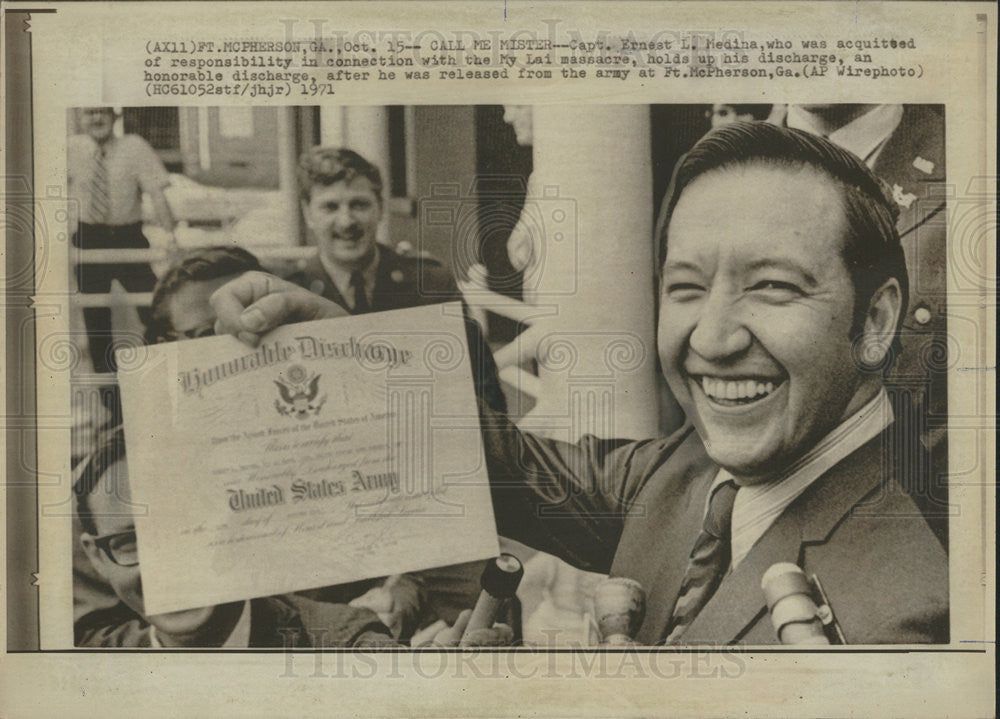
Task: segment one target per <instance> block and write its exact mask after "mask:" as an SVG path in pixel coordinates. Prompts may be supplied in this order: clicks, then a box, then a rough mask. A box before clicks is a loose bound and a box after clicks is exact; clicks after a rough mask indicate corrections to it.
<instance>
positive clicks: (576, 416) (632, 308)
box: [526, 105, 658, 441]
mask: <svg viewBox="0 0 1000 719" xmlns="http://www.w3.org/2000/svg"><path fill="white" fill-rule="evenodd" d="M533 120H534V131H533V135H534V172H533V178H532V184H533V186H534V187H535V188H537V189H536V194H537V196H536V197H530V198H528V202H527V203H526V207H528V206H529V205H530V207H529V209H530V211H532V212H535V213H537V222H538V223H539V227H541V230H542V231H541V233H540V241H539V242H538V243H537V244H536V248H535V251H536V258H535V262H536V266H535V269H534V271H532V272H529V273H527V274H526V283H527V282H532V283H533V284H534V285H535V292H534V294H535V297H536V300H535V301H536V303H537V304H538V305H539V306H540V307H546V306H547V307H552V308H553V309H554V315H553V316H552V317H551V318H550V319H546V320H544V322H545V332H544V334H545V335H546V336H545V338H544V339H543V340H542V342H541V344H540V347H539V353H538V355H539V356H538V361H539V377H540V379H541V380H542V384H543V386H544V387H545V393H544V394H545V397H544V398H543V400H542V401H541V402H540V405H541V406H539V407H538V408H537V410H536V411H535V412H533V414H537V415H549V416H550V417H552V418H553V419H554V418H555V417H559V416H561V417H564V418H566V419H567V420H569V422H568V425H567V426H566V428H565V430H561V432H560V433H562V432H564V431H566V430H568V433H569V434H568V436H567V435H566V434H563V437H564V438H566V439H568V440H570V441H575V440H577V439H578V438H579V437H580V435H582V434H585V433H589V434H595V435H597V436H599V437H636V438H639V437H651V436H653V435H654V434H655V433H656V430H657V405H658V403H657V397H656V376H655V371H656V370H655V367H656V338H655V326H654V317H655V307H654V303H655V297H654V289H653V276H654V252H653V241H652V231H653V228H652V206H653V205H652V168H651V158H650V153H651V150H650V122H649V108H648V107H646V106H644V105H642V106H640V105H636V106H624V107H623V106H621V105H606V106H602V105H588V106H586V107H573V106H569V105H551V106H536V107H535V108H534V118H533ZM538 419H539V420H540V421H544V420H543V418H542V417H538Z"/></svg>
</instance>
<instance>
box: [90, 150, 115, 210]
mask: <svg viewBox="0 0 1000 719" xmlns="http://www.w3.org/2000/svg"><path fill="white" fill-rule="evenodd" d="M110 216H111V192H110V190H109V189H108V166H107V165H106V164H105V162H104V148H103V147H98V148H97V150H96V151H95V152H94V156H93V162H92V164H91V174H90V221H91V222H92V223H93V224H95V225H106V224H107V223H108V218H109V217H110Z"/></svg>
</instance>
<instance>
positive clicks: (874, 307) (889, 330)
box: [861, 277, 903, 367]
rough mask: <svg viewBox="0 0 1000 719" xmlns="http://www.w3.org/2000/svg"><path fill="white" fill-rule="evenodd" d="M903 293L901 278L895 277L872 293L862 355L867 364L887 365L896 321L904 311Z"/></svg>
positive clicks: (866, 318)
mask: <svg viewBox="0 0 1000 719" xmlns="http://www.w3.org/2000/svg"><path fill="white" fill-rule="evenodd" d="M902 295H903V293H902V291H901V290H900V287H899V280H897V279H896V278H895V277H890V278H889V279H887V280H886V281H885V282H884V283H882V286H881V287H879V288H878V289H877V290H875V293H874V294H873V295H872V298H871V300H870V301H869V303H868V312H867V314H866V315H865V325H864V332H863V335H862V342H863V345H862V348H861V356H862V357H863V359H864V362H865V364H868V365H870V366H873V367H882V366H884V365H885V361H886V355H887V354H888V353H889V349H890V348H891V347H892V340H893V338H894V337H895V335H896V323H897V322H898V321H899V317H900V313H901V312H902V311H903V308H902V301H903V298H902Z"/></svg>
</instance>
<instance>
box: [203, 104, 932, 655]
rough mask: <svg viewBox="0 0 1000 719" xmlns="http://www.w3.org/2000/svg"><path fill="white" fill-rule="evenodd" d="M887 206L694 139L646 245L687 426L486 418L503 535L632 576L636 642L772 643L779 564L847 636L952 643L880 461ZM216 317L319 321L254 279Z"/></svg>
mask: <svg viewBox="0 0 1000 719" xmlns="http://www.w3.org/2000/svg"><path fill="white" fill-rule="evenodd" d="M889 193H890V191H889V190H888V189H887V188H886V187H885V185H884V184H883V183H881V182H880V181H879V180H878V179H877V178H876V177H875V176H874V175H873V174H872V173H871V171H870V170H869V169H868V168H867V167H866V166H865V165H864V163H863V162H861V161H860V160H859V159H858V158H857V157H856V156H854V155H852V154H851V153H849V152H846V151H844V150H842V149H840V148H838V147H837V146H835V145H833V144H832V143H830V142H829V141H827V140H824V139H822V138H820V137H815V136H812V135H810V134H808V133H805V132H800V131H796V130H790V129H785V128H779V127H776V126H773V125H769V124H767V123H739V124H735V125H730V126H727V127H724V128H720V129H718V130H716V131H713V132H712V133H710V134H709V135H707V136H706V137H705V138H703V139H702V140H701V141H699V143H698V144H697V145H696V146H695V147H694V148H693V149H692V151H691V152H690V153H689V154H688V155H687V156H686V157H685V158H684V159H683V160H682V162H681V163H680V165H679V167H678V169H677V171H676V173H675V178H674V182H673V184H672V189H671V192H670V194H669V196H668V198H667V201H666V204H665V207H666V215H665V221H664V222H663V223H662V224H661V228H662V230H661V235H660V237H659V239H660V241H661V243H662V245H663V246H664V250H663V252H662V253H661V257H663V258H664V262H663V267H662V278H661V279H662V283H661V286H662V288H663V292H662V297H661V308H660V313H659V327H658V342H659V350H660V361H661V364H662V366H663V368H664V373H665V375H666V378H667V381H668V383H669V385H670V388H671V390H672V392H673V393H674V395H675V396H676V397H677V398H678V400H679V402H680V403H681V405H682V406H683V407H684V410H685V412H686V415H687V418H688V423H687V424H686V425H685V426H684V427H682V428H681V429H680V430H678V431H677V432H676V433H674V434H673V435H671V436H669V437H666V438H660V439H653V440H645V441H639V442H635V441H628V440H613V439H598V438H595V437H584V438H583V439H582V440H581V441H580V442H578V443H576V444H568V443H563V442H558V441H553V440H549V439H544V438H540V437H536V436H533V435H531V434H528V433H524V432H521V431H520V430H518V429H517V428H516V427H515V426H514V425H513V424H511V423H510V422H509V421H507V419H506V418H505V417H503V416H502V415H499V414H497V413H493V412H490V411H489V410H486V409H484V412H483V419H482V423H483V426H482V430H483V439H484V444H485V447H486V458H487V464H488V467H489V474H490V483H491V486H492V489H493V502H494V510H495V513H496V519H497V529H498V532H499V533H500V534H502V535H504V536H508V537H512V538H514V539H518V540H520V541H522V542H525V543H527V544H529V545H531V546H533V547H536V548H538V549H541V550H543V551H547V552H550V553H552V554H555V555H557V556H559V557H561V558H563V559H565V560H566V561H568V562H570V563H571V564H574V565H576V566H579V567H581V568H584V569H588V570H591V571H599V572H608V573H610V574H611V575H613V576H623V577H630V578H632V579H635V580H638V581H639V582H640V583H641V584H642V585H643V586H644V587H645V588H646V590H647V593H648V595H649V599H648V611H647V612H646V616H645V620H644V622H643V623H642V625H641V627H640V629H639V631H638V636H637V638H638V640H639V641H640V642H641V643H644V644H660V643H669V644H732V643H743V644H773V643H777V642H778V637H777V636H776V634H775V631H774V629H773V628H772V627H771V623H770V621H768V618H767V614H768V612H767V607H766V605H765V601H764V597H763V594H762V592H761V590H760V583H761V579H762V576H763V575H764V574H765V573H766V572H767V570H768V569H769V568H771V567H772V566H773V565H775V564H778V563H785V562H790V563H794V564H797V565H799V566H800V567H801V568H802V569H803V570H804V571H805V572H806V574H808V575H816V576H817V577H818V579H819V580H820V581H821V582H822V585H823V587H824V589H825V592H826V595H827V597H828V598H829V601H830V605H831V606H832V608H833V611H834V612H835V614H836V616H837V619H838V621H839V624H840V627H841V629H842V632H843V635H844V637H845V638H846V641H847V642H848V643H850V644H882V643H894V644H904V643H916V642H935V643H940V642H947V641H948V637H949V605H948V601H949V586H948V562H947V556H946V554H945V551H944V549H943V548H942V546H941V544H940V543H939V542H938V540H937V539H936V538H935V536H934V534H933V533H932V532H931V530H930V528H929V527H928V524H927V521H926V519H925V518H924V517H923V516H922V515H921V513H920V512H919V510H918V509H917V507H916V506H915V504H914V502H913V500H912V499H911V498H910V497H909V496H908V495H907V494H906V493H905V492H904V491H903V490H902V486H903V484H905V483H906V482H907V481H909V479H908V478H909V475H910V473H912V472H914V471H916V472H920V471H926V469H927V467H926V464H924V463H921V462H917V463H915V465H914V463H913V462H911V459H912V458H911V457H910V456H909V455H908V454H906V453H905V452H899V451H897V449H898V448H900V447H910V446H912V438H911V442H910V443H907V442H903V441H900V437H899V434H900V432H903V433H905V432H907V431H910V430H912V427H909V426H908V425H906V424H905V423H903V424H902V425H900V424H899V423H897V422H895V421H894V417H893V410H892V407H891V404H890V403H889V401H888V398H887V396H886V392H885V388H884V385H883V379H882V373H883V369H884V367H885V366H886V364H891V360H892V355H894V354H895V353H896V352H898V350H899V342H898V335H899V328H900V325H901V322H902V316H903V308H904V307H906V305H907V295H908V284H909V281H908V276H907V271H906V263H905V259H904V256H903V251H902V248H901V246H900V240H899V234H898V231H897V229H896V226H895V220H896V212H897V210H896V207H895V203H894V202H893V201H892V198H891V194H889ZM720 207H725V208H726V212H722V213H720V212H719V208H720ZM275 290H276V291H277V292H278V293H282V294H284V295H285V296H284V297H282V298H280V301H275V299H276V298H273V297H271V298H268V301H267V302H266V303H263V304H261V303H260V300H261V298H262V297H263V296H264V295H266V294H269V293H270V294H273V293H274V291H275ZM213 303H214V304H215V305H216V307H217V309H218V311H219V320H220V323H219V329H220V330H223V331H227V332H232V333H234V334H239V333H241V332H246V331H248V330H252V331H256V332H261V331H264V330H266V329H268V328H270V327H271V326H273V325H275V324H278V323H283V322H293V321H296V320H297V319H301V318H303V317H313V316H316V314H317V313H322V312H323V311H324V310H323V307H322V304H321V301H318V300H316V299H312V298H309V297H307V296H305V295H303V294H300V293H299V292H298V290H295V289H290V288H288V287H278V286H275V285H274V284H273V283H269V281H268V278H266V276H254V275H246V276H244V277H243V278H241V279H240V280H237V281H235V282H234V283H231V284H230V285H227V286H226V287H223V288H222V289H220V290H219V291H218V292H217V293H216V295H215V296H213ZM275 307H280V308H282V309H281V311H273V310H269V309H268V308H275Z"/></svg>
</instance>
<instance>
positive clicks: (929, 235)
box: [786, 104, 953, 549]
mask: <svg viewBox="0 0 1000 719" xmlns="http://www.w3.org/2000/svg"><path fill="white" fill-rule="evenodd" d="M786 123H787V125H788V126H789V127H793V128H796V129H801V130H806V131H809V132H813V133H816V134H819V135H823V136H824V137H826V138H827V139H829V140H830V141H831V142H833V143H834V144H836V145H839V146H840V147H843V148H844V149H845V150H849V151H851V152H853V153H854V154H855V155H857V156H858V157H860V158H861V159H862V160H864V162H865V164H866V165H868V167H869V168H871V169H872V171H873V172H874V173H875V174H876V175H877V176H878V177H879V178H881V179H882V180H883V181H885V183H886V184H887V185H888V187H889V189H890V190H891V191H892V196H893V200H894V201H895V203H896V205H897V207H898V208H899V219H898V221H897V223H896V228H897V229H898V230H899V237H900V241H901V242H902V244H903V252H904V254H905V255H906V265H907V272H908V273H909V276H910V301H909V305H908V307H907V308H906V314H905V317H904V320H903V327H902V329H901V331H900V335H899V338H900V343H901V345H902V351H901V353H900V355H899V358H898V359H897V360H896V363H895V365H894V366H893V368H892V370H891V372H890V374H889V376H888V377H887V385H886V388H887V390H888V392H889V395H890V397H891V398H892V400H893V404H894V406H895V410H896V416H897V417H898V418H899V419H898V420H897V421H905V422H911V423H913V424H914V428H913V429H914V432H915V433H916V434H917V435H918V436H919V437H920V439H921V443H922V445H923V449H924V450H925V451H926V454H925V457H924V460H923V461H925V462H927V463H928V464H929V467H930V470H931V471H929V472H927V473H925V476H926V477H927V484H926V485H924V486H919V487H907V489H908V491H909V492H910V494H911V495H912V497H913V499H914V501H915V502H916V503H917V504H918V505H919V506H920V507H921V509H922V511H923V512H924V515H925V516H926V517H927V519H928V522H929V523H930V525H931V528H932V529H933V530H934V532H935V534H936V535H937V536H938V538H939V539H940V540H941V542H942V544H943V545H944V546H945V548H946V549H947V516H948V505H947V500H948V495H947V473H948V438H947V423H948V369H947V367H948V363H949V359H953V358H949V356H948V353H949V350H948V343H947V337H948V334H947V331H948V327H947V319H946V318H947V295H948V285H947V269H946V268H947V264H946V263H947V256H946V247H945V229H946V226H947V220H946V213H945V209H946V208H945V195H944V193H943V192H942V191H940V188H941V187H942V186H943V183H944V182H945V178H946V175H945V154H944V114H943V107H941V106H935V105H848V104H837V105H791V106H789V108H788V114H787V117H786Z"/></svg>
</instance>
